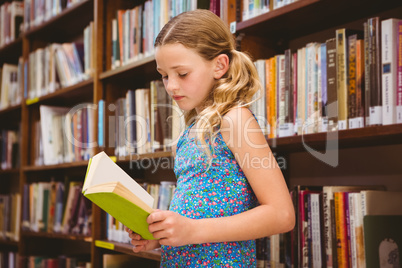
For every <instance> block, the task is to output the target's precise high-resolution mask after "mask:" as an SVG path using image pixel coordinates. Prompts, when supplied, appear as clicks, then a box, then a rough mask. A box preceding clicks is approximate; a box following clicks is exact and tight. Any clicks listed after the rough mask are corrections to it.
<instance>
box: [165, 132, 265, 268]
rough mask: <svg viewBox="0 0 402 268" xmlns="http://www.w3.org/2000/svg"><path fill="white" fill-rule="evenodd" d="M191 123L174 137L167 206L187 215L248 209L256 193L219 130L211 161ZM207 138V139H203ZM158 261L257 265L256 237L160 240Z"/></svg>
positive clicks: (167, 264) (213, 215) (205, 215)
mask: <svg viewBox="0 0 402 268" xmlns="http://www.w3.org/2000/svg"><path fill="white" fill-rule="evenodd" d="M191 126H192V125H190V126H189V127H188V128H187V129H186V130H185V131H184V133H183V135H182V136H181V137H180V139H179V141H178V143H177V149H176V158H175V165H174V172H175V174H176V177H177V188H176V190H175V193H174V196H173V199H172V201H171V204H170V208H169V209H170V210H171V211H174V212H177V213H179V214H180V215H182V216H185V217H188V218H192V219H202V218H218V217H226V216H231V215H235V214H238V213H241V212H244V211H247V210H249V209H251V208H253V207H255V206H256V205H257V198H256V196H255V194H254V192H253V190H252V189H251V186H250V184H249V183H248V181H247V178H246V176H245V175H244V173H243V171H242V170H241V168H240V166H239V165H238V163H237V161H236V159H235V157H234V155H233V153H232V152H231V151H230V149H229V148H228V147H227V145H226V143H225V142H224V140H223V138H222V135H221V133H220V132H218V134H217V137H216V139H215V141H214V144H211V145H210V148H211V149H213V151H212V150H211V152H212V162H211V165H210V166H208V161H207V160H206V156H205V153H204V152H203V150H202V149H200V148H199V144H197V143H198V142H197V141H196V139H194V138H189V137H188V133H189V130H190V128H191ZM207 143H208V141H207ZM161 266H162V267H256V249H255V240H247V241H236V242H224V243H205V244H197V245H186V246H181V247H171V246H162V258H161Z"/></svg>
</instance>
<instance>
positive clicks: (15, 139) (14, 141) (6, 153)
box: [0, 129, 20, 170]
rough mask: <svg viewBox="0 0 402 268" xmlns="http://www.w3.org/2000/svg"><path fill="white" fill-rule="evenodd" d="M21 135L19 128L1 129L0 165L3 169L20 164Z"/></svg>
mask: <svg viewBox="0 0 402 268" xmlns="http://www.w3.org/2000/svg"><path fill="white" fill-rule="evenodd" d="M19 145H20V136H19V131H18V130H5V129H3V130H1V131H0V152H1V154H0V165H1V169H2V170H7V169H12V168H17V167H19V166H20V157H19V156H20V151H19V150H20V146H19Z"/></svg>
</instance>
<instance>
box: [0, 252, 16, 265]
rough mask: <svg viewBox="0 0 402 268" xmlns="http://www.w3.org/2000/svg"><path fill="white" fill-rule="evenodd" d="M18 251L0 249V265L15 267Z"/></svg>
mask: <svg viewBox="0 0 402 268" xmlns="http://www.w3.org/2000/svg"><path fill="white" fill-rule="evenodd" d="M18 258H19V255H18V252H15V251H0V267H4V268H14V267H17V265H16V264H17V260H18Z"/></svg>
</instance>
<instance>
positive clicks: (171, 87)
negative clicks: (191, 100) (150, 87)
mask: <svg viewBox="0 0 402 268" xmlns="http://www.w3.org/2000/svg"><path fill="white" fill-rule="evenodd" d="M165 87H166V90H167V91H168V92H170V93H172V94H173V93H175V92H177V89H178V83H177V80H176V79H173V78H169V80H168V81H167V82H166V85H165Z"/></svg>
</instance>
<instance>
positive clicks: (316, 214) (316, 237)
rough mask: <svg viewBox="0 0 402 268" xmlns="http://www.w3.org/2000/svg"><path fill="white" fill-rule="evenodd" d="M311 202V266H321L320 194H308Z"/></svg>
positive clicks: (316, 267)
mask: <svg viewBox="0 0 402 268" xmlns="http://www.w3.org/2000/svg"><path fill="white" fill-rule="evenodd" d="M310 204H311V227H312V228H311V230H312V232H311V236H312V251H313V254H312V255H313V267H314V268H319V267H321V266H322V261H321V250H322V246H321V231H320V229H321V226H320V194H319V193H311V194H310Z"/></svg>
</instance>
